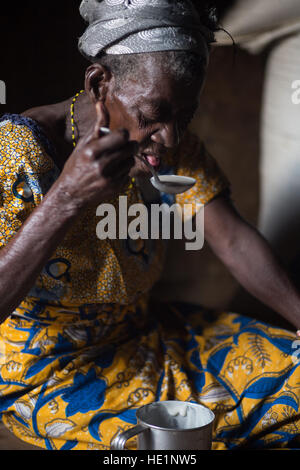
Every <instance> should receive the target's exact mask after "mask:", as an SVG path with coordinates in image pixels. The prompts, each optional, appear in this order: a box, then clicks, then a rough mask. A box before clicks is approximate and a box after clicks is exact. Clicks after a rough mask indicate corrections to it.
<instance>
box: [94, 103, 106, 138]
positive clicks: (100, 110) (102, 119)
mask: <svg viewBox="0 0 300 470" xmlns="http://www.w3.org/2000/svg"><path fill="white" fill-rule="evenodd" d="M95 108H96V116H97V117H96V122H95V127H94V131H93V138H94V139H99V137H101V131H100V128H101V127H106V128H108V127H109V115H108V112H107V109H106V107H105V106H104V105H103V103H102V101H97V103H96V105H95Z"/></svg>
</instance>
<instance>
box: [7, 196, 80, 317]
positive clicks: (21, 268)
mask: <svg viewBox="0 0 300 470" xmlns="http://www.w3.org/2000/svg"><path fill="white" fill-rule="evenodd" d="M61 196H63V193H62V194H60V190H59V188H58V189H56V188H53V189H52V188H51V189H50V191H49V192H48V194H47V196H46V197H45V198H44V200H43V201H42V203H41V204H40V205H39V206H38V207H37V208H36V209H35V210H34V211H33V212H32V214H31V215H30V216H29V217H28V218H27V219H26V221H25V222H24V224H23V225H22V227H21V228H20V230H19V231H18V232H17V233H16V235H15V236H14V237H13V238H12V239H11V240H10V242H9V243H8V244H7V245H5V246H4V247H3V248H1V251H0V323H1V322H3V321H4V320H5V318H6V317H8V316H9V315H10V314H11V313H12V312H13V311H14V309H15V308H16V307H17V306H18V305H19V304H20V303H21V301H22V300H23V298H24V297H25V296H26V294H27V293H28V291H29V290H30V289H31V288H32V286H33V285H34V283H35V281H36V279H37V277H38V275H39V273H40V271H41V270H42V268H43V267H44V265H45V264H46V262H47V260H48V259H49V258H50V257H51V254H52V253H53V251H54V250H55V248H56V247H57V245H58V244H59V242H60V241H61V240H62V239H63V237H64V235H65V234H66V232H67V230H68V229H69V228H70V227H71V226H72V223H73V222H74V220H75V219H76V215H77V211H76V209H75V207H73V208H72V206H68V205H67V204H64V203H63V202H62V201H63V198H62V197H61Z"/></svg>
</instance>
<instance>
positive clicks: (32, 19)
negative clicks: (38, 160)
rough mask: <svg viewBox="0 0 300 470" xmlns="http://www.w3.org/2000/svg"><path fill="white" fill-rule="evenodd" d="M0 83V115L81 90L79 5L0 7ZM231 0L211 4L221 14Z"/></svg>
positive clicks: (59, 0) (57, 0)
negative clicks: (1, 98)
mask: <svg viewBox="0 0 300 470" xmlns="http://www.w3.org/2000/svg"><path fill="white" fill-rule="evenodd" d="M3 3H4V4H2V5H1V17H0V44H1V61H0V80H4V82H5V83H6V86H7V90H6V91H7V97H6V103H7V104H6V105H0V114H3V113H5V112H22V111H24V110H25V109H28V108H31V107H34V106H40V105H45V104H51V103H56V102H59V101H62V100H64V99H66V98H69V97H70V96H73V95H75V94H76V92H77V91H79V90H80V89H82V88H83V82H84V72H85V69H86V67H87V66H88V65H89V62H88V61H86V59H84V57H82V55H81V54H80V53H79V51H78V49H77V41H78V38H79V37H80V36H81V35H82V33H83V31H84V29H85V23H84V21H83V19H82V18H81V16H80V13H79V5H80V3H81V0H51V1H50V2H43V1H41V0H27V1H26V2H24V1H20V2H17V4H16V3H15V2H13V1H11V2H9V1H8V2H3ZM231 3H233V2H232V0H228V1H220V0H217V1H216V6H217V8H218V11H219V13H220V14H222V13H223V12H224V10H225V9H226V7H227V5H229V4H231Z"/></svg>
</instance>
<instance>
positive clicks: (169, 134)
mask: <svg viewBox="0 0 300 470" xmlns="http://www.w3.org/2000/svg"><path fill="white" fill-rule="evenodd" d="M151 140H152V141H153V142H155V143H157V144H161V145H163V146H164V147H169V148H172V147H175V146H176V145H177V144H178V143H179V134H178V129H177V125H176V123H174V124H165V125H163V126H161V127H160V128H159V129H157V130H156V131H155V132H153V134H152V135H151Z"/></svg>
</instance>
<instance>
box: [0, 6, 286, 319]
mask: <svg viewBox="0 0 300 470" xmlns="http://www.w3.org/2000/svg"><path fill="white" fill-rule="evenodd" d="M198 1H201V0H198ZM235 1H238V0H235ZM235 1H234V0H228V1H222V0H216V2H215V4H216V6H217V8H218V11H219V14H220V20H222V14H223V13H224V12H225V11H226V9H227V8H228V7H229V6H230V5H232V4H234V3H235ZM80 2H81V0H52V1H50V2H42V1H41V0H39V1H38V0H28V1H26V2H19V3H17V4H16V3H15V2H12V1H11V2H10V3H8V2H5V4H4V5H1V17H0V44H1V60H0V80H3V81H5V83H6V86H7V89H6V91H7V96H6V103H7V104H6V105H0V115H1V114H3V113H6V112H10V113H21V112H23V111H25V110H26V109H28V108H32V107H34V106H41V105H46V104H52V103H56V102H59V101H63V100H65V99H67V98H69V97H71V96H74V95H75V94H76V93H77V92H78V91H79V90H80V89H82V88H83V84H84V74H85V69H86V67H87V66H88V65H89V62H88V61H86V59H84V58H83V57H82V56H81V54H80V53H79V51H78V49H77V42H78V38H79V37H80V36H81V35H82V33H83V31H84V29H85V27H86V25H85V23H84V21H83V19H82V18H81V16H80V14H79V5H80ZM233 56H234V48H233V47H217V48H215V49H214V50H213V51H212V54H211V59H210V66H209V70H208V76H207V81H206V85H205V88H204V91H203V94H202V98H201V102H200V112H199V114H198V117H197V119H196V121H195V126H194V129H196V130H197V132H198V133H199V134H200V135H201V137H202V138H203V140H204V142H205V143H206V146H207V147H208V149H209V150H210V152H211V153H212V154H213V155H214V156H215V158H216V159H217V161H218V163H219V164H220V166H221V168H222V169H223V170H224V171H225V173H226V174H227V176H228V177H229V179H230V181H231V183H232V195H233V199H234V202H235V203H236V206H237V208H238V210H239V211H240V212H241V214H242V215H243V216H244V217H245V218H246V220H248V221H249V222H250V223H252V224H254V225H255V224H256V221H257V214H258V208H259V174H258V166H259V126H260V112H261V97H262V89H263V81H264V73H265V64H266V59H267V52H266V53H263V54H260V55H257V56H253V55H250V54H249V53H247V52H246V51H243V50H240V49H237V50H236V57H235V61H234V62H233ZM245 143H246V145H245ZM241 156H242V158H241ZM179 245H180V242H178V243H177V244H176V243H175V244H174V245H172V248H171V250H170V256H169V259H168V262H167V265H166V268H165V273H164V276H163V278H162V280H161V283H160V284H159V285H158V295H159V296H160V297H164V295H166V300H168V295H169V294H170V296H171V298H172V299H173V298H174V294H176V296H178V297H176V300H188V301H192V302H194V303H199V301H200V302H201V303H202V304H204V305H207V306H208V307H211V308H218V309H230V310H232V311H238V312H240V313H244V314H247V315H249V316H254V317H259V318H261V319H264V320H266V321H268V322H271V323H277V324H282V319H281V318H279V316H278V315H277V314H275V313H274V312H272V311H269V310H268V309H266V308H265V307H264V306H262V305H261V304H260V303H258V302H256V301H255V300H254V299H253V298H252V297H251V296H249V295H248V294H246V293H245V292H244V291H243V290H241V289H240V288H239V286H238V284H237V282H236V281H235V279H233V277H232V276H231V275H230V274H229V272H228V270H227V269H226V268H225V267H224V266H223V265H222V263H221V262H220V261H219V260H218V259H217V258H216V257H215V256H214V254H213V253H212V252H211V250H210V248H209V247H208V246H207V245H205V246H204V249H203V250H200V252H199V253H196V254H194V253H193V254H192V252H189V253H190V255H188V256H189V259H188V266H189V270H188V271H187V270H183V269H182V266H185V265H186V263H187V259H186V258H184V260H182V259H181V258H180V256H178V253H179V252H180V250H181V249H182V246H179Z"/></svg>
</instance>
